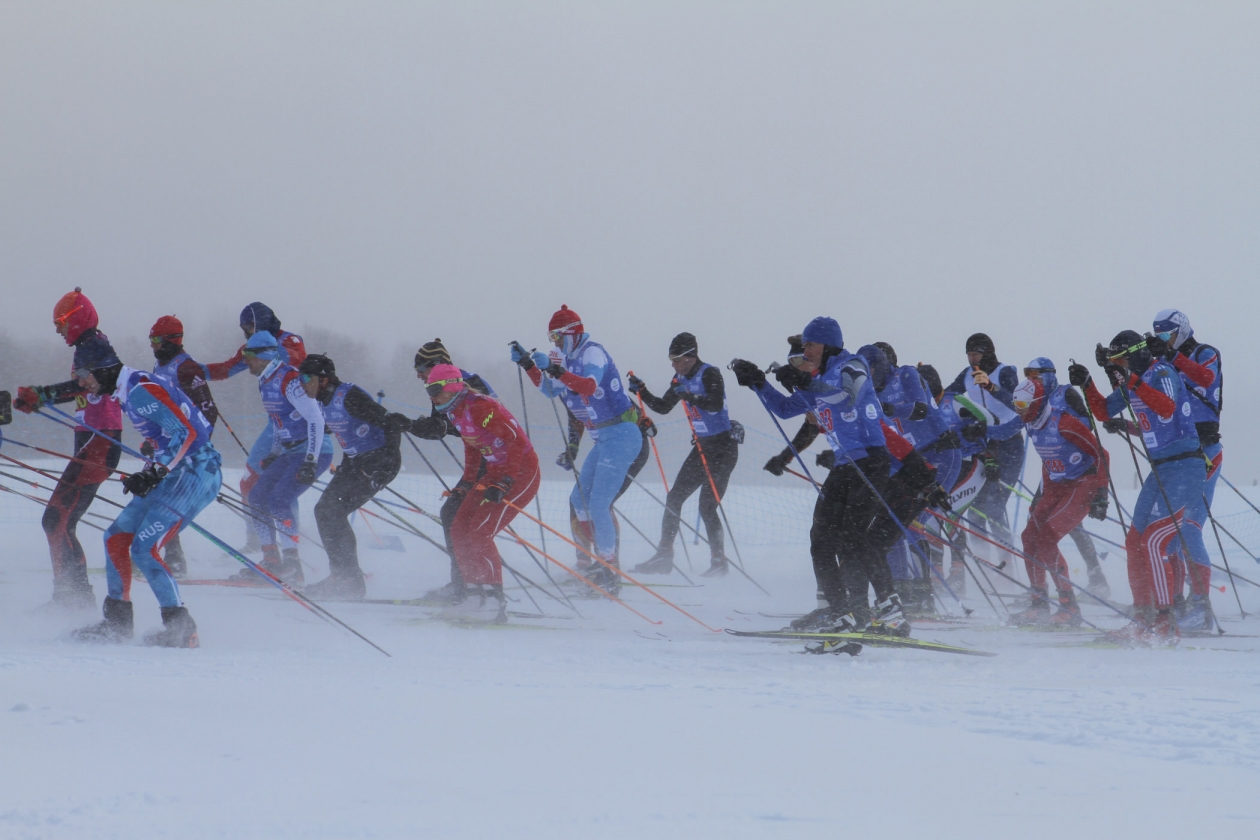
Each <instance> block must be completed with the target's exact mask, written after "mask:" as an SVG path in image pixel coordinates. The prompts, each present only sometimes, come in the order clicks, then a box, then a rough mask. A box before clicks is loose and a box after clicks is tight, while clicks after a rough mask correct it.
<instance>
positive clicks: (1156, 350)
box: [1146, 333, 1168, 359]
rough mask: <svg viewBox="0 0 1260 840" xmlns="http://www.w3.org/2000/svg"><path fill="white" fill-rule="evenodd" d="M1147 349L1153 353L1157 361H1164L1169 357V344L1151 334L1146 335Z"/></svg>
mask: <svg viewBox="0 0 1260 840" xmlns="http://www.w3.org/2000/svg"><path fill="white" fill-rule="evenodd" d="M1146 349H1147V350H1150V351H1151V355H1152V356H1154V357H1155V358H1156V359H1162V358H1164V357H1165V356H1167V355H1168V342H1167V341H1164V339H1162V338H1160V337H1159V336H1157V335H1152V334H1151V333H1147V334H1146Z"/></svg>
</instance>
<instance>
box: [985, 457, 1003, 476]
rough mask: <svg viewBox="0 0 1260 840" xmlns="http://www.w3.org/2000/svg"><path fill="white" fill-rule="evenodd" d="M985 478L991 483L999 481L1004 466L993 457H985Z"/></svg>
mask: <svg viewBox="0 0 1260 840" xmlns="http://www.w3.org/2000/svg"><path fill="white" fill-rule="evenodd" d="M984 477H985V478H987V479H988V480H989V481H997V480H998V479H999V478H1001V477H1002V465H1001V464H999V463H998V460H997V458H994V457H993V456H992V455H985V456H984Z"/></svg>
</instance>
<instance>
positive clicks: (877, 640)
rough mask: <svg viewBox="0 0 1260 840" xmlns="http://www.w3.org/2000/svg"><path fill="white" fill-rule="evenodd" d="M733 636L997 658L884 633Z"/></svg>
mask: <svg viewBox="0 0 1260 840" xmlns="http://www.w3.org/2000/svg"><path fill="white" fill-rule="evenodd" d="M726 632H727V633H730V634H731V635H732V636H741V637H744V638H751V639H789V640H798V641H802V642H838V641H846V642H856V643H858V644H861V645H868V646H870V647H895V648H911V649H915V650H931V651H936V652H938V653H958V654H962V655H964V656H997V654H996V653H990V652H989V651H985V650H975V649H973V648H965V647H958V646H957V645H946V644H942V643H940V642H929V641H925V640H923V639H910V638H905V637H902V636H887V635H884V634H883V633H808V632H797V631H795V630H730V629H728V630H727V631H726Z"/></svg>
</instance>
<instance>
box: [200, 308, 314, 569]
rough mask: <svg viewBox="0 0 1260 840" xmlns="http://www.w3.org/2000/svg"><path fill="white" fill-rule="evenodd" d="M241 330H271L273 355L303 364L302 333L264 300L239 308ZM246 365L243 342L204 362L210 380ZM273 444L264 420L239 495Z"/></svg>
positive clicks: (252, 540) (252, 545)
mask: <svg viewBox="0 0 1260 840" xmlns="http://www.w3.org/2000/svg"><path fill="white" fill-rule="evenodd" d="M240 326H241V332H243V333H245V338H246V340H248V339H249V338H250V336H252V335H254V333H256V332H259V331H262V332H268V333H271V335H272V336H273V337H274V338H275V340H276V354H277V356H278V358H279V359H280V360H281V361H282V362H284V363H285V364H288V365H292V366H293V367H295V368H296V367H297V366H298V365H300V364H302V360H303V359H305V358H306V345H305V344H304V343H303V342H302V336H300V335H297V334H296V333H291V332H289V331H288V330H285V329H281V327H280V319H279V318H277V317H276V313H274V312H272V311H271V307H269V306H267V305H266V304H264V303H259V302H258V301H255V302H253V303H251V304H249V305H248V306H246V307H245V308H244V309H242V310H241V317H240ZM247 369H248V365H247V364H246V360H245V345H243V344H242V345H241V347H240V349H238V350H237V351H236V354H235V355H234V356H232V358H230V359H228V360H227V361H225V362H217V363H215V364H208V365H206V376H208V377H209V378H210V380H211V381H212V382H218V381H221V380H224V379H227V378H229V377H232V376H236V374H238V373H240V372H241V371H244V370H247ZM274 443H275V426H274V424H273V423H267V424H266V425H265V426H263V430H262V431H261V432H260V433H259V434H258V438H257V440H255V441H254V443H253V444H252V445H251V446H250V448H249V456H248V457H247V458H246V460H245V474H244V475H243V476H241V483H240V490H241V498H244V499H248V498H249V494H250V491H251V490H252V489H253V487H254V483H255V482H257V481H258V476H259V475H261V474H262V462H263V459H264V458H266V457H268V456H269V455H271V450H272V447H273V445H274ZM327 452H328V457H329V459H330V460H331V458H332V441H331V440H329V441H327ZM291 517H292V519H293V522H294V523H295V524H296V523H297V521H298V510H297V508H296V507H295V508H294V509H293V511H292V512H291ZM245 531H246V539H245V549H244V550H245V551H256V550H257V547H258V546H257V542H258V535H257V530H256V529H255V528H252V527H250V526H249V525H248V523H247V524H246V528H245Z"/></svg>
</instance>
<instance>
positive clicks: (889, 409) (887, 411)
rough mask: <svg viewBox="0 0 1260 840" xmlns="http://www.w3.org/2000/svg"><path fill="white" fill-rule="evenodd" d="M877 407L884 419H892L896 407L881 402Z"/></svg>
mask: <svg viewBox="0 0 1260 840" xmlns="http://www.w3.org/2000/svg"><path fill="white" fill-rule="evenodd" d="M879 407H880V408H882V409H883V410H884V416H885V417H892V416H893V415H894V414H895V413H896V412H897V408H896V406H894V405H893V404H892V403H886V402H882V403H880V404H879Z"/></svg>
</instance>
